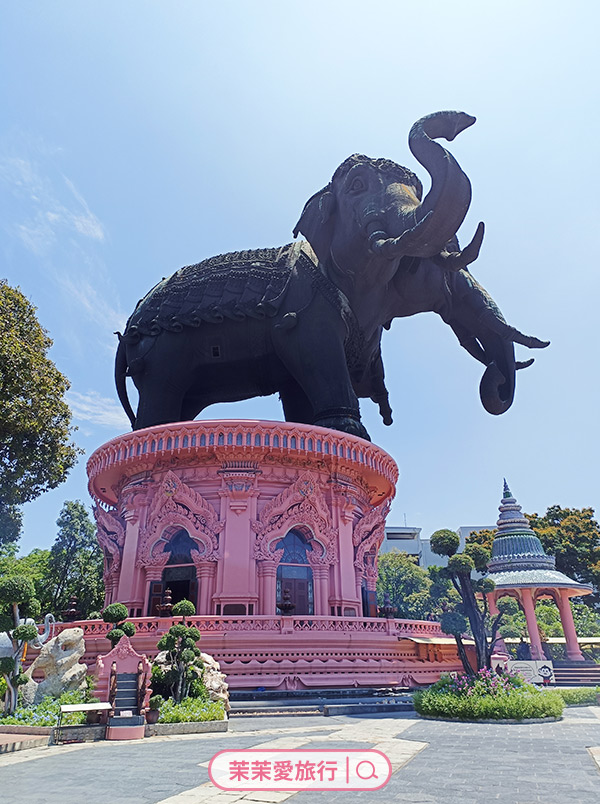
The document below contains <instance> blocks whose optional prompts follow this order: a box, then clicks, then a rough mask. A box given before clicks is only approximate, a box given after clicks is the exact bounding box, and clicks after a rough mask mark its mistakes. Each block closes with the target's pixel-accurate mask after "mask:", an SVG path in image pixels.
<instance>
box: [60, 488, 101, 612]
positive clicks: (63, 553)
mask: <svg viewBox="0 0 600 804" xmlns="http://www.w3.org/2000/svg"><path fill="white" fill-rule="evenodd" d="M56 524H57V525H58V534H57V536H56V540H55V542H54V544H53V545H52V548H51V550H50V556H49V559H48V570H47V571H48V579H47V580H48V587H49V591H50V593H51V594H50V601H49V606H48V608H49V609H50V611H51V612H52V613H54V614H55V616H57V615H59V614H60V612H61V611H62V610H63V609H65V608H66V606H67V603H68V601H69V598H71V597H73V596H75V597H76V598H77V605H78V608H79V610H80V611H81V613H82V616H83V617H85V616H86V615H87V613H88V611H92V610H95V609H99V608H100V606H101V605H102V602H103V598H104V590H103V584H102V569H103V555H102V550H101V548H100V545H99V544H98V542H97V540H96V528H95V526H94V524H93V522H92V520H91V519H90V516H89V514H88V512H87V509H86V507H85V505H84V504H83V503H82V502H80V501H79V500H74V501H72V500H67V502H65V504H64V505H63V507H62V510H61V512H60V515H59V517H58V519H57V521H56Z"/></svg>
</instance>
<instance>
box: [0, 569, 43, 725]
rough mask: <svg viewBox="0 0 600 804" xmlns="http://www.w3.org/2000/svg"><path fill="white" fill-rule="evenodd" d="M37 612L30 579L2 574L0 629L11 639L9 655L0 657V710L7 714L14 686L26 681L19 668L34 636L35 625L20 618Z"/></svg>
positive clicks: (14, 697) (14, 696)
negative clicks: (0, 702) (0, 697)
mask: <svg viewBox="0 0 600 804" xmlns="http://www.w3.org/2000/svg"><path fill="white" fill-rule="evenodd" d="M39 613H40V604H39V601H38V600H37V598H36V596H35V586H34V583H33V581H32V580H31V579H30V578H28V577H27V576H25V575H6V576H4V577H3V578H1V579H0V632H4V633H5V634H7V636H8V638H9V639H10V642H11V653H10V655H8V656H3V657H2V658H0V673H1V674H2V676H3V677H4V681H5V682H6V687H7V690H6V693H5V701H4V711H5V714H8V715H10V714H12V713H13V712H14V711H15V709H16V707H17V688H18V687H19V686H21V684H24V683H25V682H26V681H28V678H27V677H26V676H25V674H24V673H23V671H22V667H21V661H22V657H23V652H24V650H25V645H26V644H27V642H30V641H31V640H33V639H35V638H36V637H37V635H38V630H37V628H36V626H35V625H31V624H30V623H23V624H21V622H20V621H21V619H26V618H27V617H31V618H36V617H38V616H39Z"/></svg>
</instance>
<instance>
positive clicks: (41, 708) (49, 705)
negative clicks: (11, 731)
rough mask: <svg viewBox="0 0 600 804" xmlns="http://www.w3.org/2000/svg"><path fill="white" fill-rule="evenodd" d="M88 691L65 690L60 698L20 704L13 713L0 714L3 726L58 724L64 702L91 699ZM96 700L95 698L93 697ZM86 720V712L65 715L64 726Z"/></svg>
mask: <svg viewBox="0 0 600 804" xmlns="http://www.w3.org/2000/svg"><path fill="white" fill-rule="evenodd" d="M89 700H90V699H89V696H88V694H87V692H77V691H74V692H64V693H63V694H62V695H61V696H60V698H51V697H50V696H47V697H46V698H44V699H43V700H42V702H41V703H39V704H37V706H19V707H18V708H17V709H16V710H15V713H14V714H13V715H2V716H0V728H1V727H2V726H56V724H57V722H58V715H59V713H60V707H61V705H62V704H79V703H87V702H88V701H89ZM92 700H94V699H92ZM85 722H86V713H85V712H69V713H67V714H66V715H63V719H62V723H63V725H64V726H79V725H81V724H82V723H85Z"/></svg>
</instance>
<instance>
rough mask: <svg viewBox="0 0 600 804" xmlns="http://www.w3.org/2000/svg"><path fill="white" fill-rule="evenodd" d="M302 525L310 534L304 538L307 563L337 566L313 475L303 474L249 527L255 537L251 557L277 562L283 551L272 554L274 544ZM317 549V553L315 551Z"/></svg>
mask: <svg viewBox="0 0 600 804" xmlns="http://www.w3.org/2000/svg"><path fill="white" fill-rule="evenodd" d="M303 525H304V526H305V527H307V528H308V529H309V530H310V533H306V537H307V539H308V540H309V542H310V544H311V545H312V547H313V551H311V552H310V553H308V556H309V562H310V563H311V564H312V563H322V564H332V563H334V562H336V561H337V534H336V533H335V531H334V529H333V527H332V523H331V515H330V513H329V509H328V507H327V504H326V502H325V498H324V496H323V492H322V491H321V488H320V484H319V480H318V478H317V476H316V475H314V474H313V473H312V472H303V473H302V474H301V475H300V477H299V478H298V479H297V480H296V482H295V483H293V484H292V485H291V486H289V487H288V488H287V489H284V491H282V492H281V493H280V494H278V495H277V497H275V498H274V499H272V500H270V501H269V502H268V503H267V504H266V505H265V507H264V508H263V509H262V511H261V512H260V515H259V518H258V521H257V522H253V523H252V525H251V526H252V528H253V530H254V531H255V532H256V534H257V537H256V542H255V546H254V557H255V558H256V559H262V560H271V561H273V560H274V559H275V560H276V561H277V562H279V561H280V559H281V556H282V555H283V550H274V549H273V545H274V542H276V541H278V540H279V539H282V538H283V537H284V536H285V534H286V533H287V532H288V531H289V530H290V529H291V528H293V527H299V526H303ZM317 545H319V546H320V548H321V550H320V552H315V550H314V548H315V547H316V546H317Z"/></svg>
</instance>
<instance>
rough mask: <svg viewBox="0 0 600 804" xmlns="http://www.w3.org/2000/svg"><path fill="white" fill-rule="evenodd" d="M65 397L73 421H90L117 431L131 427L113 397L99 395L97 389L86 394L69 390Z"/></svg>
mask: <svg viewBox="0 0 600 804" xmlns="http://www.w3.org/2000/svg"><path fill="white" fill-rule="evenodd" d="M66 398H67V402H68V403H69V407H70V408H71V411H72V412H73V418H74V419H75V421H78V422H92V423H93V424H97V425H100V426H101V427H111V428H113V429H116V430H118V431H119V432H124V431H126V430H129V429H130V427H131V425H130V422H129V419H128V418H127V416H126V415H125V412H124V410H123V409H122V408H121V405H120V404H119V403H118V402H116V401H115V400H113V399H107V398H106V397H104V396H101V395H100V394H99V393H98V392H97V391H88V392H87V393H86V394H80V393H78V392H77V391H69V392H68V393H67V395H66Z"/></svg>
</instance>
